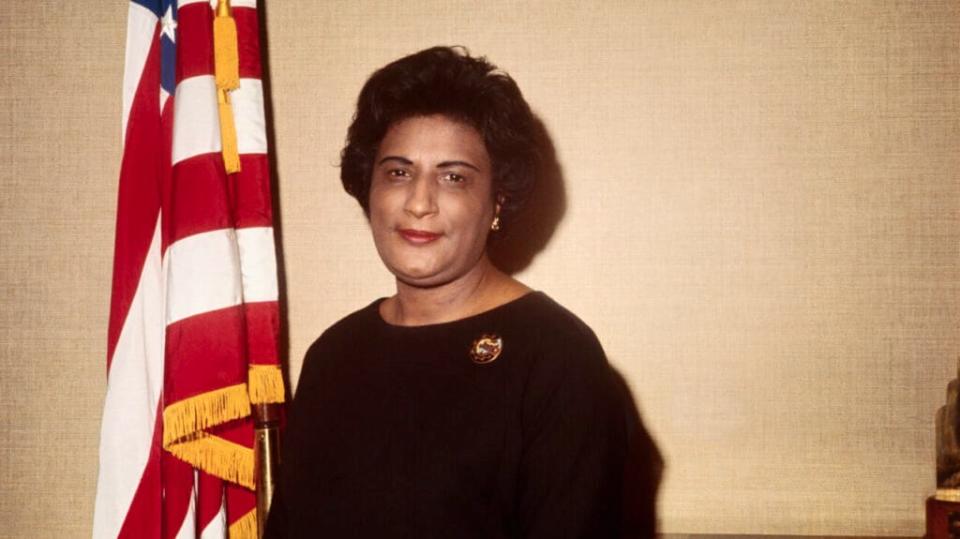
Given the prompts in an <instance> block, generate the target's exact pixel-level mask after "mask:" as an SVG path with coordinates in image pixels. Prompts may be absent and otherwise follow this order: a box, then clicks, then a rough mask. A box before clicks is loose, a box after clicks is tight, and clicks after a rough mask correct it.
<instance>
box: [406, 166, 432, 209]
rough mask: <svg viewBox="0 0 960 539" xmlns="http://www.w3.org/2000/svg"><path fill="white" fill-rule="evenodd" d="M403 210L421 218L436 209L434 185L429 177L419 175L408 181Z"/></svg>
mask: <svg viewBox="0 0 960 539" xmlns="http://www.w3.org/2000/svg"><path fill="white" fill-rule="evenodd" d="M409 185H410V191H409V192H408V193H407V200H406V204H405V205H404V210H406V212H407V213H409V214H410V215H413V216H414V217H417V218H421V217H424V216H427V215H430V214H431V213H436V211H437V193H436V185H434V183H433V182H432V181H430V178H429V177H426V176H423V175H420V176H418V177H416V178H414V180H413V181H412V182H410V184H409Z"/></svg>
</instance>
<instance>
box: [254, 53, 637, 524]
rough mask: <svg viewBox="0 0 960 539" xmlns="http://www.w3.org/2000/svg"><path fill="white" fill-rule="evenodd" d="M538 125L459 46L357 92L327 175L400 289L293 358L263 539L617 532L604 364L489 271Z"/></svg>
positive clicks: (558, 311)
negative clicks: (337, 177) (364, 223)
mask: <svg viewBox="0 0 960 539" xmlns="http://www.w3.org/2000/svg"><path fill="white" fill-rule="evenodd" d="M535 125H536V122H535V119H534V116H533V114H532V113H531V111H530V108H529V106H528V105H527V103H526V102H525V101H524V99H523V97H522V95H521V93H520V90H519V89H518V88H517V86H516V84H515V83H514V82H513V80H512V79H511V78H510V77H509V76H508V75H506V74H504V73H502V72H498V71H496V69H495V67H494V66H493V65H491V64H489V63H487V62H486V61H485V60H484V59H482V58H473V57H470V56H469V55H468V54H467V53H466V52H465V51H463V50H460V49H451V48H443V47H437V48H432V49H428V50H424V51H421V52H419V53H416V54H413V55H411V56H407V57H405V58H402V59H400V60H397V61H396V62H393V63H391V64H389V65H387V66H385V67H384V68H382V69H380V70H379V71H377V72H376V73H374V74H373V76H372V77H371V78H370V79H369V80H368V81H367V83H366V85H365V86H364V88H363V90H362V91H361V93H360V98H359V100H358V105H357V112H356V116H355V118H354V121H353V124H352V125H351V126H350V129H349V132H348V135H347V146H346V148H345V149H344V150H343V154H342V163H341V165H342V169H341V170H342V172H341V179H342V181H343V184H344V187H345V189H346V190H347V192H348V193H350V194H351V195H353V196H354V197H356V199H357V200H358V202H359V203H360V205H361V207H363V210H364V212H365V213H366V215H367V217H368V218H369V221H370V228H371V230H372V232H373V238H374V242H375V244H376V247H377V251H378V252H379V254H380V257H381V259H382V260H383V263H384V265H385V266H386V267H387V269H388V270H389V271H390V272H391V273H392V274H393V275H394V276H395V277H396V286H397V290H396V294H395V295H394V296H392V297H389V298H386V299H381V300H378V301H375V302H373V303H372V304H371V305H369V306H368V307H366V308H364V309H361V310H360V311H357V312H355V313H353V314H351V315H350V316H348V317H346V318H344V319H343V320H341V321H340V322H338V323H336V324H335V325H334V326H332V327H331V328H330V329H328V330H327V331H326V332H324V334H323V335H322V336H321V337H320V338H319V339H318V340H317V341H316V342H315V343H314V344H313V345H312V346H311V347H310V349H309V351H308V352H307V354H306V358H305V360H304V366H303V371H302V373H301V375H300V381H299V384H298V387H297V393H296V398H295V400H294V403H293V406H292V408H291V411H290V420H289V423H288V428H287V431H286V438H285V443H284V452H283V460H282V465H283V468H282V472H281V481H280V485H279V489H278V494H277V496H275V498H274V502H273V504H274V505H273V509H272V511H271V515H270V519H269V522H268V530H267V536H270V537H314V536H316V537H417V538H421V537H550V538H556V537H613V536H618V535H619V527H620V521H621V515H620V513H621V492H622V485H621V483H622V480H621V477H622V473H623V462H624V453H625V441H624V439H625V433H624V419H623V411H622V404H621V402H620V400H619V399H618V398H617V395H619V393H618V391H617V389H616V385H615V382H614V380H613V377H612V373H611V371H610V369H609V367H608V365H607V363H606V359H605V357H604V354H603V350H602V348H601V346H600V344H599V342H598V341H597V339H596V337H595V336H594V335H593V333H592V332H591V330H590V329H589V328H588V327H587V326H586V325H585V324H583V323H582V322H581V321H580V320H579V319H577V318H576V317H575V316H574V315H573V314H571V313H570V312H568V311H566V310H565V309H564V308H563V307H561V306H560V305H558V304H557V303H555V302H553V301H552V300H551V299H550V298H548V297H547V296H546V295H544V294H543V293H540V292H534V291H532V290H531V289H530V288H528V287H527V286H526V285H524V284H522V283H520V282H519V281H517V280H515V279H513V278H511V277H510V276H509V275H506V274H505V273H503V272H502V271H500V270H498V269H497V268H496V267H495V266H494V265H493V264H492V263H491V262H490V259H489V258H488V255H487V246H488V244H489V243H490V242H491V241H495V239H496V238H497V236H498V235H500V234H503V233H505V232H507V231H510V226H511V223H512V222H513V220H514V217H516V215H517V214H518V212H520V211H522V208H523V204H524V201H525V199H526V195H527V193H529V192H530V190H531V187H532V182H533V180H534V178H535V172H536V170H537V169H538V159H539V157H538V150H537V141H536V136H535V133H536V128H535ZM511 232H512V233H516V234H522V233H523V231H522V230H516V231H511Z"/></svg>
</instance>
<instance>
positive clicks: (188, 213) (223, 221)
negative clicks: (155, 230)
mask: <svg viewBox="0 0 960 539" xmlns="http://www.w3.org/2000/svg"><path fill="white" fill-rule="evenodd" d="M232 186H233V181H228V180H227V174H226V172H224V170H223V157H222V156H221V155H220V154H219V153H211V154H203V155H198V156H196V157H191V158H190V159H185V160H183V161H181V162H180V163H177V165H176V166H175V167H174V168H173V178H172V180H171V185H170V194H169V203H168V204H167V205H166V206H165V208H164V216H165V217H167V219H166V221H165V223H166V232H167V234H166V241H165V246H169V245H170V244H171V243H174V242H176V241H178V240H181V239H183V238H185V237H187V236H192V235H194V234H199V233H201V232H209V231H211V230H219V229H222V228H233V223H234V218H233V209H232V208H231V204H230V200H231V199H232V198H233V195H232V194H231V192H230V191H231V190H232Z"/></svg>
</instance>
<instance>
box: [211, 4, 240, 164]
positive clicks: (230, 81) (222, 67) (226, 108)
mask: <svg viewBox="0 0 960 539" xmlns="http://www.w3.org/2000/svg"><path fill="white" fill-rule="evenodd" d="M213 61H214V78H215V79H216V83H217V103H218V108H219V111H220V139H221V143H222V150H223V166H224V168H225V169H226V170H227V174H233V173H235V172H240V154H239V152H238V149H237V129H236V126H235V124H234V121H233V107H231V105H230V93H229V92H230V91H232V90H236V89H237V88H239V87H240V55H239V54H238V52H237V23H236V21H234V20H233V17H232V16H231V14H230V1H229V0H219V1H218V2H217V16H216V17H214V19H213Z"/></svg>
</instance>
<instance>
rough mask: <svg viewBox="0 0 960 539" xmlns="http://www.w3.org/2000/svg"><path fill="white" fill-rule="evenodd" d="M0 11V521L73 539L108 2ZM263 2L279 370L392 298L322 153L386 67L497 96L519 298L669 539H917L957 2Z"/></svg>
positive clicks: (947, 319) (20, 531)
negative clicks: (402, 63)
mask: <svg viewBox="0 0 960 539" xmlns="http://www.w3.org/2000/svg"><path fill="white" fill-rule="evenodd" d="M116 4H117V5H116V6H115V7H112V8H111V7H109V4H104V3H101V2H86V5H80V4H78V3H71V2H66V3H63V2H43V1H40V2H3V3H2V5H0V70H2V73H3V76H2V77H0V103H2V106H0V155H2V158H3V167H0V290H2V294H3V308H2V309H0V369H2V379H0V418H2V423H0V425H2V428H3V431H4V434H3V436H0V454H2V457H0V485H2V489H0V520H2V521H3V522H4V534H6V533H11V534H12V536H15V537H83V536H88V535H89V530H90V524H91V515H92V506H93V490H94V484H95V478H96V466H97V443H98V435H99V415H100V407H101V406H102V400H103V394H104V389H105V388H104V364H105V361H104V353H105V352H104V349H105V346H104V343H105V340H106V337H105V333H106V329H105V328H106V313H107V306H108V301H109V282H110V279H109V276H110V264H111V257H112V234H113V230H112V228H113V218H114V204H115V187H116V176H117V170H118V162H119V129H118V125H119V122H120V118H119V112H120V103H119V95H120V77H121V69H122V62H123V49H122V42H123V39H124V36H123V32H124V24H125V22H124V21H125V6H124V5H123V3H122V2H116ZM517 4H520V3H517V2H508V1H505V0H490V1H487V2H483V3H481V4H479V5H476V4H475V3H473V2H450V1H438V0H417V1H413V2H407V3H400V2H386V1H378V2H353V1H350V2H347V1H343V2H309V1H307V0H297V1H293V0H288V1H285V2H275V3H273V4H272V5H270V6H269V9H268V18H269V19H268V23H269V26H268V28H269V32H270V36H269V37H270V55H271V63H272V83H273V95H274V102H273V106H274V114H275V128H276V148H275V150H276V157H277V160H278V164H279V172H280V175H279V182H280V193H281V204H282V227H283V247H284V249H285V252H286V267H287V279H288V293H289V296H290V304H289V319H290V339H291V343H290V348H291V353H292V361H291V371H292V373H293V375H294V378H296V375H297V374H298V373H299V370H300V355H301V354H302V353H303V351H304V349H305V348H306V346H307V345H308V344H309V342H310V341H311V340H312V339H313V338H315V336H316V335H317V334H318V333H319V332H320V331H322V330H323V328H325V327H326V326H327V325H329V324H330V323H332V322H333V321H335V320H336V319H338V318H340V317H341V316H343V315H344V314H346V313H348V312H350V311H352V310H354V309H356V308H359V307H361V306H363V305H365V304H366V303H367V302H369V301H370V300H372V299H373V298H374V297H377V296H381V295H386V294H389V293H390V292H391V288H392V284H391V280H390V278H389V276H388V275H387V274H386V272H385V271H384V270H383V269H382V268H381V266H380V264H379V261H378V260H377V258H376V254H375V252H374V250H373V247H372V244H371V242H370V240H369V239H368V234H367V231H366V226H365V223H364V221H363V219H362V216H361V214H360V212H359V210H358V209H357V208H356V207H355V204H354V203H353V202H352V201H351V200H350V199H349V198H348V197H347V196H346V195H345V194H343V193H342V192H341V191H340V188H339V185H338V179H337V178H338V171H337V169H336V167H335V163H336V161H337V154H338V151H339V147H340V144H341V142H342V139H343V134H344V130H345V128H346V125H347V123H348V121H349V118H350V114H351V106H352V104H353V100H354V98H355V95H356V92H357V91H358V89H359V87H360V85H361V84H362V82H363V80H364V79H365V77H366V76H367V75H368V74H369V72H370V71H371V70H372V69H374V68H376V67H378V66H380V65H382V64H383V63H385V62H386V61H389V60H391V59H394V58H396V57H398V56H400V55H402V54H405V53H409V52H412V51H414V50H417V49H420V48H423V47H425V46H428V45H433V44H438V43H440V44H464V45H467V46H468V47H470V48H471V49H472V50H473V51H474V52H476V53H482V54H486V55H488V56H489V57H490V58H491V59H492V60H493V61H495V62H497V63H498V64H499V65H501V66H502V67H503V68H505V69H506V70H508V71H509V72H510V73H512V74H513V75H514V77H515V78H516V79H517V80H518V82H519V83H520V85H521V87H522V88H523V89H524V91H525V93H526V95H527V96H528V99H529V101H530V102H531V103H532V104H533V106H534V108H535V109H536V111H537V112H538V113H539V114H540V115H541V116H542V118H543V120H544V122H545V124H546V126H547V128H548V129H549V131H550V134H551V135H552V137H553V140H554V143H555V145H556V148H557V155H558V159H559V161H560V164H561V165H562V167H563V175H564V179H565V184H566V195H567V201H568V202H567V211H566V215H565V217H564V219H563V221H562V222H561V224H560V227H559V229H558V231H557V233H556V234H555V236H554V238H553V240H552V242H551V243H550V244H549V245H548V247H547V248H546V250H545V251H544V252H543V253H541V254H540V256H539V257H538V258H537V259H536V260H535V261H534V263H533V265H532V266H531V267H530V268H529V269H527V270H526V271H524V272H523V273H522V274H520V276H519V277H520V278H521V279H522V280H524V281H526V282H527V283H528V284H530V285H531V286H533V287H535V288H538V289H542V290H545V291H547V292H548V293H549V294H550V295H552V296H553V297H554V298H556V299H557V300H559V301H560V302H561V303H564V304H565V305H567V306H568V307H569V308H571V309H572V310H573V311H575V312H576V313H578V314H579V315H581V317H582V318H584V319H585V320H586V321H587V322H588V323H589V324H591V325H592V326H593V328H594V329H595V330H596V331H597V333H598V334H599V335H600V337H601V339H602V341H603V342H604V345H605V347H606V349H607V351H608V353H609V356H610V358H611V361H612V362H613V363H614V364H615V365H616V367H617V368H618V369H619V370H620V371H621V372H622V373H623V374H624V376H625V377H626V378H627V380H628V381H629V383H630V385H631V386H632V388H633V390H634V392H635V394H636V395H637V397H638V399H639V402H640V405H641V409H642V412H643V414H644V417H645V420H646V422H647V425H648V427H649V428H650V430H651V431H652V433H653V434H654V436H655V437H656V439H657V441H658V442H659V444H660V446H661V449H662V450H663V452H664V453H665V455H666V458H667V466H668V469H667V474H666V479H665V483H664V487H663V491H662V498H661V516H662V522H663V528H664V530H665V531H668V532H691V533H692V532H708V531H710V532H727V533H806V534H877V535H919V534H921V533H922V529H923V513H922V504H923V500H924V497H925V496H927V495H928V494H930V493H931V492H932V490H933V487H934V483H933V473H934V472H933V463H934V454H933V426H932V416H933V414H934V411H935V409H936V407H937V406H938V405H939V404H940V402H941V399H942V398H943V396H942V395H943V388H944V387H945V384H946V383H947V381H948V380H949V379H950V378H951V377H952V376H953V373H954V371H955V364H954V362H955V359H954V358H955V357H956V356H957V355H958V352H960V333H958V326H960V251H958V245H960V218H958V216H960V173H958V172H957V171H958V170H960V151H958V135H960V116H958V113H960V53H958V43H960V5H958V4H957V3H956V2H953V1H940V2H925V3H923V4H922V5H920V4H919V3H903V2H854V3H833V2H810V3H804V2H795V3H786V2H763V1H760V0H757V1H742V2H719V3H718V2H712V1H703V2H677V1H660V2H624V1H610V2H598V3H588V2H574V1H564V2H533V3H530V4H526V5H517Z"/></svg>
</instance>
